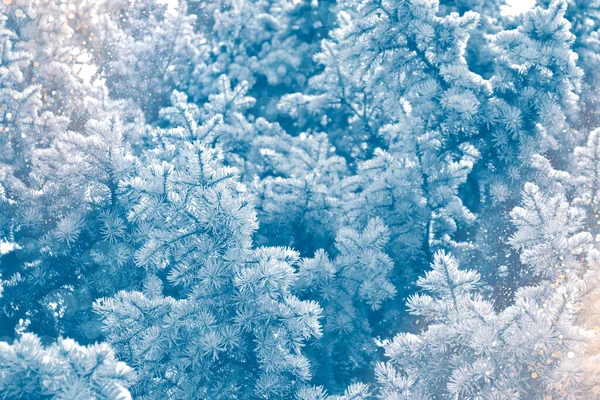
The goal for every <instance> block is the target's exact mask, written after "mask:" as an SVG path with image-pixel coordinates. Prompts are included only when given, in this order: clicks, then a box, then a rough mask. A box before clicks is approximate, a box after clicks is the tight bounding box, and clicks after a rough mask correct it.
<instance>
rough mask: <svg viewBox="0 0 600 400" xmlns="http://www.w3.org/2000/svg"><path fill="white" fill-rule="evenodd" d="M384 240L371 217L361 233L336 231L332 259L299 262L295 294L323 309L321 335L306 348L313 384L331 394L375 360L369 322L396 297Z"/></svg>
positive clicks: (320, 255)
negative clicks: (314, 367)
mask: <svg viewBox="0 0 600 400" xmlns="http://www.w3.org/2000/svg"><path fill="white" fill-rule="evenodd" d="M388 240H389V232H388V229H387V227H386V226H385V225H384V224H383V222H382V220H381V219H373V220H371V221H369V223H368V224H367V225H366V226H365V228H364V230H363V231H362V232H356V231H354V230H353V229H348V228H346V229H341V230H340V232H339V233H338V235H337V237H336V241H335V246H336V250H337V256H336V257H335V258H334V259H330V257H329V256H328V254H327V253H326V252H325V251H323V250H318V251H317V252H316V253H315V256H314V257H313V258H305V259H303V260H302V262H301V263H300V266H299V270H298V274H299V279H298V282H297V283H296V286H297V288H298V290H299V291H300V292H301V293H302V294H303V295H304V296H307V297H308V298H310V299H312V300H315V301H317V302H318V303H319V304H320V305H321V307H323V330H324V337H323V338H322V339H321V340H319V341H318V342H317V343H315V345H314V346H311V347H312V348H310V349H308V350H309V356H311V360H313V359H314V360H315V362H314V363H315V364H316V365H317V369H316V371H315V378H314V379H313V382H314V383H316V384H321V385H324V386H325V387H327V388H328V389H329V390H330V391H331V392H334V393H335V392H339V391H341V389H343V388H345V387H346V386H347V385H348V384H349V383H350V382H351V381H352V379H353V377H354V376H356V375H357V374H358V375H363V374H368V373H369V369H371V368H372V367H371V365H372V364H373V362H374V360H376V359H377V348H376V346H375V343H374V341H373V337H374V335H375V334H376V331H377V329H376V328H377V327H376V326H374V325H375V324H376V323H375V321H377V320H380V319H381V317H380V316H379V315H378V311H380V310H381V308H382V304H383V303H384V302H385V301H387V300H390V299H392V298H393V297H394V296H395V294H396V289H395V287H394V285H393V284H392V283H391V282H390V275H391V274H392V271H393V268H394V264H393V262H392V260H391V259H390V257H388V256H387V254H386V253H385V250H386V247H387V244H388ZM323 355H326V356H323Z"/></svg>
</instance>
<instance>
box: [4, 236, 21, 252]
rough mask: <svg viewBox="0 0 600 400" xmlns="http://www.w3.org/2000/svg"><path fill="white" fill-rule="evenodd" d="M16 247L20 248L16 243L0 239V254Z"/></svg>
mask: <svg viewBox="0 0 600 400" xmlns="http://www.w3.org/2000/svg"><path fill="white" fill-rule="evenodd" d="M16 249H20V247H19V245H18V244H16V243H13V242H5V241H4V240H0V255H4V254H8V253H10V252H12V251H14V250H16Z"/></svg>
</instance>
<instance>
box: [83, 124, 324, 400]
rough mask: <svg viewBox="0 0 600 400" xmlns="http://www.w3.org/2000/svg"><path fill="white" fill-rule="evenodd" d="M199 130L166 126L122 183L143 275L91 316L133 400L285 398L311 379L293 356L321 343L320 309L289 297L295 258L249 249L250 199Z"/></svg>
mask: <svg viewBox="0 0 600 400" xmlns="http://www.w3.org/2000/svg"><path fill="white" fill-rule="evenodd" d="M208 124H210V121H209V122H208ZM207 131H209V129H206V127H204V126H200V127H198V126H197V125H196V126H193V127H192V126H190V125H184V126H181V127H179V128H172V129H170V130H169V132H168V133H167V134H166V135H164V136H163V139H164V140H163V142H162V146H160V147H156V148H155V149H154V150H149V151H148V152H147V154H146V156H145V158H144V159H143V162H142V164H143V165H144V166H143V167H142V168H140V170H139V172H138V175H137V176H134V177H131V178H129V179H126V180H124V181H123V182H122V183H121V186H120V187H121V188H122V189H123V190H126V191H127V192H128V198H129V199H131V201H132V203H133V207H132V208H131V210H130V212H129V215H128V219H129V221H130V222H131V223H135V224H137V226H138V229H140V230H143V232H144V237H145V239H144V241H143V243H142V246H141V247H140V248H138V249H137V251H136V252H135V260H136V264H137V266H138V267H140V268H143V269H146V270H147V271H148V272H149V273H150V275H149V277H148V278H147V279H146V281H145V282H146V283H145V284H144V289H143V290H142V291H141V292H140V291H122V292H119V293H118V294H117V295H116V296H114V297H109V298H104V299H100V300H98V301H96V303H95V305H94V308H95V311H96V312H97V313H98V314H99V315H100V316H101V317H102V319H103V321H104V328H103V330H104V331H105V332H106V334H107V336H108V339H109V342H111V343H112V344H113V345H114V346H115V348H116V349H117V352H118V355H119V356H120V357H122V359H123V360H126V361H127V362H129V363H131V365H132V366H134V367H135V368H136V369H137V370H138V371H139V375H140V380H139V382H138V384H137V385H136V386H135V387H134V388H133V391H134V393H135V394H136V395H139V396H142V397H144V398H157V399H158V398H160V399H163V398H178V399H181V398H198V397H199V396H200V397H202V398H231V397H241V398H252V397H254V396H262V397H286V396H291V395H293V393H294V390H296V388H297V387H299V386H300V384H301V383H302V382H305V381H308V380H310V377H311V372H310V367H309V363H308V359H307V358H306V357H305V356H303V355H302V354H301V352H300V349H301V348H302V346H303V343H304V342H305V341H306V340H309V339H311V338H313V337H319V336H321V327H320V324H319V321H318V318H319V315H320V312H321V309H320V307H319V306H318V305H317V304H316V303H314V302H310V301H301V300H299V299H298V298H296V297H295V296H294V295H293V294H292V292H291V289H292V287H293V284H294V282H295V281H296V280H297V279H298V273H297V272H296V270H295V268H294V265H295V264H296V263H297V262H298V254H297V253H296V252H294V251H292V250H289V249H287V248H275V247H264V248H263V247H260V248H252V234H253V233H254V231H255V230H256V214H255V211H254V208H253V204H252V199H251V196H249V195H248V194H247V193H246V192H247V189H246V188H245V186H243V185H242V184H241V183H240V182H239V176H238V172H237V170H236V169H234V168H232V167H227V166H224V165H223V156H222V154H221V152H220V151H219V149H218V148H213V147H209V146H207V145H206V143H204V142H203V141H202V138H203V135H202V133H206V132H207ZM165 281H166V282H168V286H167V288H165V289H164V290H163V288H162V286H163V282H165ZM163 292H164V293H163Z"/></svg>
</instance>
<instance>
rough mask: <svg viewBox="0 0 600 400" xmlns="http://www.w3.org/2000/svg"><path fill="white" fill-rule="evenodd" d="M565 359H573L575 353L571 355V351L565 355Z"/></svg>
mask: <svg viewBox="0 0 600 400" xmlns="http://www.w3.org/2000/svg"><path fill="white" fill-rule="evenodd" d="M567 357H569V358H574V357H575V353H573V352H572V351H570V352H568V353H567Z"/></svg>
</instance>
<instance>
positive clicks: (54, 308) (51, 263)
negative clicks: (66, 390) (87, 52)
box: [1, 117, 137, 340]
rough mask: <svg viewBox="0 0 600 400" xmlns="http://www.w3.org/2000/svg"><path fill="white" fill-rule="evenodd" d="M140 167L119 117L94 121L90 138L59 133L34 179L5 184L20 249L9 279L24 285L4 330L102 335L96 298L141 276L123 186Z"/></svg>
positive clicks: (35, 167) (9, 262) (38, 159)
mask: <svg viewBox="0 0 600 400" xmlns="http://www.w3.org/2000/svg"><path fill="white" fill-rule="evenodd" d="M136 165H137V159H136V158H135V157H134V156H133V155H132V154H131V153H130V151H129V148H128V146H127V144H125V143H124V142H123V134H122V127H121V123H120V121H119V119H118V118H117V117H111V118H109V119H107V120H106V121H94V120H92V121H89V122H88V123H87V125H86V130H85V132H84V133H77V132H65V133H62V134H59V135H58V137H57V138H55V140H54V141H53V142H52V145H51V146H50V147H49V148H47V149H37V150H35V151H34V152H33V160H32V166H31V173H30V174H29V175H28V176H27V177H25V178H24V179H23V180H17V179H6V180H4V182H3V184H4V186H5V196H6V198H7V202H8V203H10V204H12V208H13V214H12V215H11V217H10V220H9V221H8V222H7V224H8V225H9V228H8V229H9V232H10V234H11V238H12V240H13V241H14V242H15V243H16V245H17V249H16V250H15V251H14V252H12V253H10V254H7V255H6V256H5V257H3V259H2V265H3V272H4V274H3V276H4V279H12V278H11V277H14V278H15V279H17V278H18V280H19V281H20V282H19V284H18V285H16V286H13V287H10V288H8V289H7V290H5V293H4V298H3V303H2V311H3V315H2V318H1V321H2V325H3V326H5V327H7V329H9V330H10V329H12V327H13V326H15V325H16V324H17V323H19V324H25V325H26V326H30V328H31V329H34V330H35V331H36V332H38V333H39V334H42V335H48V336H54V335H56V334H58V333H62V334H68V335H69V336H71V337H78V335H81V337H82V338H83V339H87V340H89V339H95V338H97V337H98V336H99V335H100V331H99V324H98V322H97V321H95V319H94V318H93V316H92V315H91V302H92V300H93V299H94V298H95V297H98V296H101V295H108V294H112V293H114V292H116V291H117V290H118V289H120V288H125V287H130V285H133V284H134V282H135V280H136V278H137V276H136V274H135V273H134V272H135V271H128V269H127V268H126V266H127V265H130V264H131V263H132V262H133V248H134V247H133V246H134V245H135V240H136V239H135V238H136V233H135V232H134V231H133V230H132V229H131V226H130V225H129V224H128V223H127V220H126V210H127V209H128V204H127V203H126V199H124V198H123V197H122V193H121V189H120V188H119V182H120V181H121V180H122V179H124V178H125V177H126V176H127V175H129V174H132V173H134V171H135V169H136ZM71 319H73V320H72V321H70V320H71Z"/></svg>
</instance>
